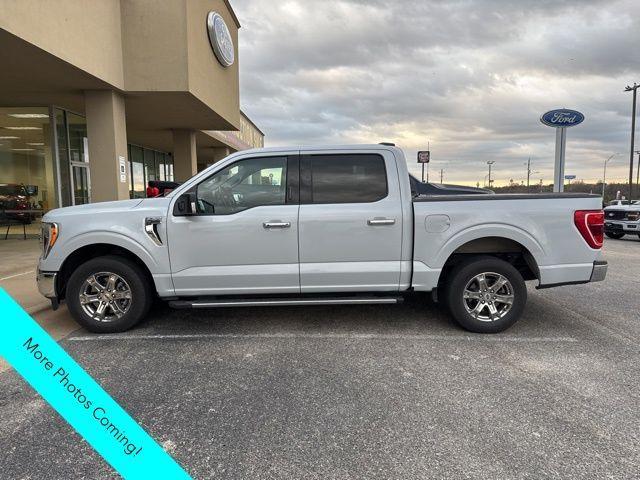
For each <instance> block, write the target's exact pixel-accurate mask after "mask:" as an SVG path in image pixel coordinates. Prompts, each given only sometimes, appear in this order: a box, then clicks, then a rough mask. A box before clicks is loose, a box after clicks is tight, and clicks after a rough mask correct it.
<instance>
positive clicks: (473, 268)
mask: <svg viewBox="0 0 640 480" xmlns="http://www.w3.org/2000/svg"><path fill="white" fill-rule="evenodd" d="M483 273H487V274H489V275H488V276H487V277H485V281H486V283H488V282H489V281H491V279H496V280H497V279H499V277H500V276H502V277H503V278H506V280H508V283H509V285H505V286H503V287H502V288H500V289H498V290H497V291H496V292H491V289H490V288H488V289H487V290H486V293H484V291H480V288H478V291H477V292H476V291H473V292H471V293H469V295H471V294H473V295H476V296H480V297H482V300H480V299H478V300H475V299H465V298H464V292H465V289H466V288H467V286H468V285H469V282H473V283H472V284H471V285H470V286H469V290H471V289H473V288H474V285H476V286H479V283H477V280H474V279H475V278H476V277H477V276H478V275H480V274H483ZM493 285H495V283H494V284H493ZM488 286H489V287H491V286H492V285H491V284H489V285H488ZM487 294H489V297H488V301H489V303H491V304H492V305H493V308H494V309H496V307H497V308H498V309H499V310H498V313H497V314H496V318H495V319H494V320H490V319H485V320H482V319H481V318H482V317H492V316H493V315H492V313H490V310H489V305H488V304H487V302H486V301H485V296H486V295H487ZM494 294H495V295H494ZM445 296H446V299H447V306H448V307H449V311H450V312H451V315H452V316H453V318H454V319H455V321H456V322H457V323H458V324H459V325H460V326H461V327H462V328H464V329H466V330H469V331H471V332H476V333H498V332H502V331H504V330H506V329H507V328H509V327H510V326H511V325H513V324H514V323H515V322H516V321H517V320H518V319H519V318H520V316H521V315H522V312H523V310H524V307H525V304H526V303H527V287H526V285H525V283H524V279H523V278H522V275H520V272H518V270H516V269H515V267H513V265H511V264H510V263H507V262H505V261H504V260H500V259H499V258H496V257H489V256H482V257H473V258H471V259H469V260H467V261H465V262H463V263H460V264H458V265H457V266H456V267H455V268H454V269H453V270H452V271H451V273H450V274H449V275H448V277H447V279H446V288H445ZM511 296H512V297H513V298H512V303H511V304H510V305H511V306H510V307H508V305H507V304H505V303H500V300H496V297H497V298H502V299H508V298H510V297H511ZM476 302H477V303H476ZM481 302H484V303H482V305H480V303H481ZM480 306H481V307H482V311H481V312H479V313H478V317H476V316H474V315H472V314H471V313H469V311H468V310H467V308H469V307H480ZM507 307H508V308H507ZM502 309H504V313H502ZM497 315H502V316H500V317H498V316H497Z"/></svg>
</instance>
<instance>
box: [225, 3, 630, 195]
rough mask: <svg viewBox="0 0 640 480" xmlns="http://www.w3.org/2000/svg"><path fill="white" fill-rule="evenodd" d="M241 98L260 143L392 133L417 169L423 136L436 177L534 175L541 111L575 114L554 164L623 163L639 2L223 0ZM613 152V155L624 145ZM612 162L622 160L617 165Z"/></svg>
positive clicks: (544, 139) (596, 173)
mask: <svg viewBox="0 0 640 480" xmlns="http://www.w3.org/2000/svg"><path fill="white" fill-rule="evenodd" d="M233 6H234V9H235V10H236V13H237V14H238V16H239V18H240V22H241V24H242V29H241V30H240V55H239V57H240V68H241V77H240V78H241V103H242V105H243V109H244V110H245V111H246V112H247V113H248V114H249V115H250V116H251V118H252V119H253V120H254V121H255V122H256V123H257V124H258V125H259V126H260V127H261V128H262V129H263V130H264V131H265V133H266V143H267V145H295V144H330V143H363V142H366V143H370V142H374V143H377V142H379V141H394V142H396V143H397V144H398V145H400V146H402V147H403V148H404V149H405V153H406V154H407V158H408V160H409V164H410V168H411V169H412V170H413V171H414V172H418V170H419V166H418V165H417V164H416V163H415V152H416V151H417V150H419V149H423V148H425V147H426V144H427V141H430V143H431V150H432V158H433V162H434V163H433V165H432V168H434V169H437V170H439V169H440V168H444V170H445V180H446V181H448V182H460V183H475V182H476V181H480V182H482V180H483V178H484V176H485V175H486V161H487V160H495V162H496V163H495V165H494V171H495V175H496V178H497V180H498V181H499V182H502V183H504V182H507V181H508V180H509V179H510V178H514V179H516V180H520V179H522V178H524V176H525V175H526V167H525V166H524V165H523V164H524V163H525V162H526V160H527V158H528V157H529V156H531V157H532V162H533V168H534V170H536V171H538V172H539V173H538V174H536V176H537V177H538V178H540V177H542V178H544V179H545V181H551V178H552V172H553V154H554V141H555V137H554V131H553V130H552V129H550V128H549V127H545V126H543V125H542V124H540V122H539V117H540V115H541V114H542V113H544V112H545V111H546V110H549V109H552V108H557V107H564V106H566V107H568V108H574V109H577V110H580V111H582V112H583V113H584V114H585V116H586V121H585V122H584V124H582V125H580V126H578V127H575V128H573V129H570V130H569V131H568V143H567V168H566V170H567V173H574V174H576V175H577V176H578V178H581V179H585V180H587V181H594V180H597V179H599V178H601V173H600V172H601V168H602V162H603V160H604V159H605V158H606V157H608V156H609V155H610V154H611V153H614V152H621V153H623V155H620V156H618V157H616V160H615V161H612V162H611V163H610V164H609V167H608V177H609V178H612V179H614V178H618V179H621V180H622V179H624V178H625V176H626V174H627V172H628V152H629V131H630V129H629V125H630V108H631V98H630V94H628V93H626V94H625V93H623V88H624V86H625V85H626V84H628V83H633V81H634V80H635V81H639V82H640V55H638V46H639V45H640V2H637V1H635V0H620V1H616V0H613V1H596V0H593V1H587V0H575V1H569V0H567V1H559V0H554V1H551V0H537V1H530V2H524V1H504V0H484V1H479V0H478V1H473V0H459V1H450V2H441V1H431V2H430V1H411V2H410V1H396V2H387V1H384V2H382V1H378V0H374V1H358V0H351V1H347V0H344V1H333V0H324V1H322V0H304V1H303V0H288V1H284V2H269V1H267V0H236V1H234V2H233ZM625 152H626V153H625ZM625 157H626V159H627V160H625Z"/></svg>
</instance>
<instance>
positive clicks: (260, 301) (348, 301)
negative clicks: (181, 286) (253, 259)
mask: <svg viewBox="0 0 640 480" xmlns="http://www.w3.org/2000/svg"><path fill="white" fill-rule="evenodd" d="M402 300H403V298H402V297H335V298H329V297H323V298H241V299H211V300H206V299H198V300H172V301H170V302H169V306H171V307H173V308H181V309H182V308H218V307H279V306H283V305H358V304H363V305H364V304H380V303H387V304H388V303H400V302H402Z"/></svg>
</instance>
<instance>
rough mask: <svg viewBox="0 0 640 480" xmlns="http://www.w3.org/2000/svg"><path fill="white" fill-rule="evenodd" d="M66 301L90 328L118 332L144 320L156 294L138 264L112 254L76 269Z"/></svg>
mask: <svg viewBox="0 0 640 480" xmlns="http://www.w3.org/2000/svg"><path fill="white" fill-rule="evenodd" d="M66 300H67V305H68V307H69V311H70V312H71V314H72V315H73V317H74V318H75V319H76V321H77V322H78V323H79V324H80V325H82V326H83V327H85V328H86V329H87V330H89V331H91V332H96V333H115V332H123V331H125V330H128V329H129V328H131V327H133V326H134V325H135V324H136V323H138V322H139V321H140V320H142V318H143V317H144V316H145V315H146V314H147V312H148V311H149V307H150V306H151V302H152V300H153V297H152V292H151V291H150V288H149V286H148V282H147V279H146V278H145V276H144V273H143V272H142V271H141V270H140V268H139V267H138V266H137V265H136V264H134V263H132V262H129V261H128V260H127V259H125V258H122V257H118V256H115V255H113V256H112V255H110V256H104V257H98V258H94V259H92V260H89V261H88V262H86V263H83V264H82V265H80V266H79V267H78V268H77V269H76V270H75V271H74V272H73V274H72V275H71V278H69V282H68V284H67V293H66Z"/></svg>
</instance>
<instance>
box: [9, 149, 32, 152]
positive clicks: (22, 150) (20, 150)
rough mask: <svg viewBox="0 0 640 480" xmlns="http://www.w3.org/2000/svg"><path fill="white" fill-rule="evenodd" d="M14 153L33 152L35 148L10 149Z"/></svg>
mask: <svg viewBox="0 0 640 480" xmlns="http://www.w3.org/2000/svg"><path fill="white" fill-rule="evenodd" d="M11 150H13V151H14V152H33V151H34V150H35V148H12V149H11Z"/></svg>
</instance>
